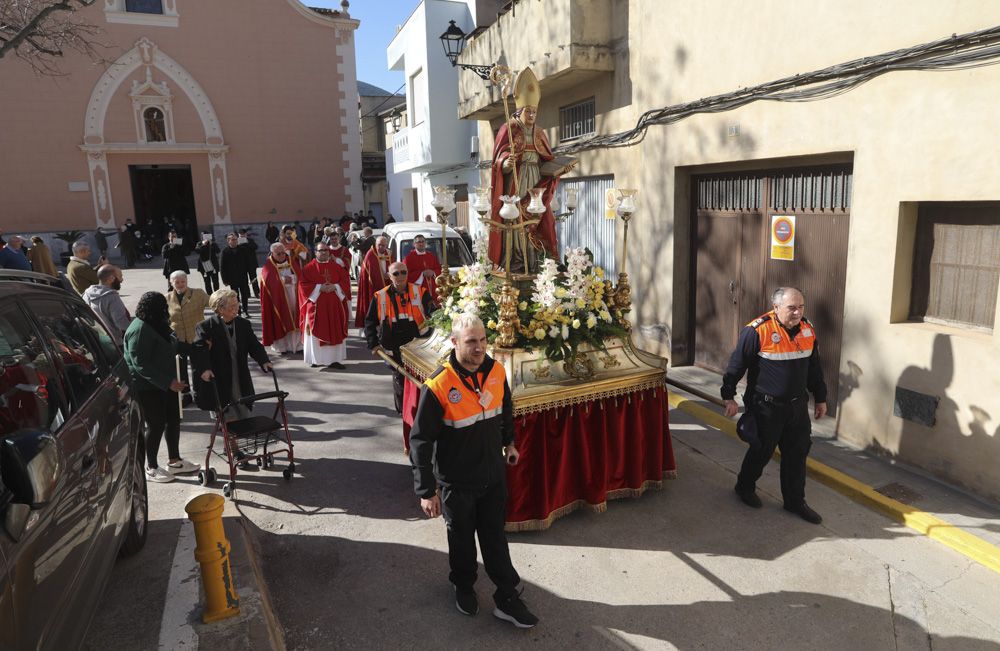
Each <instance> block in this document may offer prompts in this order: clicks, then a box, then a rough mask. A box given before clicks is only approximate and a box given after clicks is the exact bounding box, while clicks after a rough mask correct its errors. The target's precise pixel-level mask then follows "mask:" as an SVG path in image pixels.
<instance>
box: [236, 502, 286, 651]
mask: <svg viewBox="0 0 1000 651" xmlns="http://www.w3.org/2000/svg"><path fill="white" fill-rule="evenodd" d="M239 528H240V533H241V535H242V536H243V542H244V549H246V553H247V562H248V563H249V564H250V568H251V571H252V572H253V579H254V582H255V583H256V584H257V593H258V594H259V595H260V606H261V610H262V611H263V615H264V623H265V625H266V626H267V633H268V638H269V641H270V643H271V649H272V650H273V651H285V650H286V648H287V647H286V646H285V634H284V629H282V628H281V623H280V622H279V621H278V614H277V613H276V612H275V610H274V602H273V601H272V599H271V593H270V592H269V591H268V589H267V583H266V582H265V581H264V571H263V570H262V569H261V564H260V556H259V550H258V549H257V541H256V539H255V538H254V536H253V534H252V533H250V530H249V526H248V525H247V520H246V518H245V517H243V516H242V515H240V516H239Z"/></svg>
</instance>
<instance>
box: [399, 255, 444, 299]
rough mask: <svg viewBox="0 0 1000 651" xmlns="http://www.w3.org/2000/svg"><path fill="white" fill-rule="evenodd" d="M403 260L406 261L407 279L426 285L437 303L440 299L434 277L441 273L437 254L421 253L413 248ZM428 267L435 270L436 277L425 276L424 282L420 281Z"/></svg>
mask: <svg viewBox="0 0 1000 651" xmlns="http://www.w3.org/2000/svg"><path fill="white" fill-rule="evenodd" d="M403 262H404V263H406V271H407V273H406V279H407V280H408V281H409V282H411V283H413V284H415V285H417V284H420V285H423V286H424V287H426V288H427V291H428V292H430V295H431V300H433V301H434V304H435V305H437V302H438V300H437V292H436V291H434V290H435V281H434V278H437V277H438V276H439V275H441V263H440V262H438V259H437V256H436V255H434V254H433V253H431V252H430V251H424V253H423V254H422V255H421V254H420V253H418V252H417V250H416V249H413V250H412V251H410V252H409V253H407V254H406V257H405V258H403ZM427 269H430V270H431V271H433V272H434V278H425V279H424V282H423V283H418V282H417V281H418V280H420V276H421V275H423V273H424V271H425V270H427Z"/></svg>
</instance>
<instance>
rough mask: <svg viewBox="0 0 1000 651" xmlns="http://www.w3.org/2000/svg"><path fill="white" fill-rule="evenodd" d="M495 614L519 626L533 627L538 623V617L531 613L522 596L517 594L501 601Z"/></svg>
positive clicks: (494, 610)
mask: <svg viewBox="0 0 1000 651" xmlns="http://www.w3.org/2000/svg"><path fill="white" fill-rule="evenodd" d="M493 616H494V617H496V618H497V619H502V620H504V621H505V622H510V623H511V624H513V625H514V626H516V627H518V628H533V627H534V626H535V624H537V623H538V618H537V617H535V616H534V615H532V614H531V612H530V611H529V610H528V608H527V607H526V606H525V605H524V602H523V601H521V598H520V597H517V596H514V597H511V598H510V599H506V600H504V601H501V602H499V603H498V604H497V607H496V608H494V609H493Z"/></svg>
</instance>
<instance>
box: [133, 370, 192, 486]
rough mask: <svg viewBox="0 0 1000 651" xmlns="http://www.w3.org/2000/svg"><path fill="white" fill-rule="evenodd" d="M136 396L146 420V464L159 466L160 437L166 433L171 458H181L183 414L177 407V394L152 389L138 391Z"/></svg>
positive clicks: (153, 466)
mask: <svg viewBox="0 0 1000 651" xmlns="http://www.w3.org/2000/svg"><path fill="white" fill-rule="evenodd" d="M135 397H136V400H138V401H139V406H140V407H142V417H143V419H145V421H146V465H147V466H149V467H150V468H156V467H157V464H156V455H157V454H158V453H159V451H160V439H162V438H163V436H164V433H166V438H167V454H168V455H169V456H170V458H171V459H180V457H181V452H180V440H181V416H180V412H179V411H178V408H177V394H176V393H174V392H173V391H160V390H158V389H152V390H147V391H137V392H136V396H135Z"/></svg>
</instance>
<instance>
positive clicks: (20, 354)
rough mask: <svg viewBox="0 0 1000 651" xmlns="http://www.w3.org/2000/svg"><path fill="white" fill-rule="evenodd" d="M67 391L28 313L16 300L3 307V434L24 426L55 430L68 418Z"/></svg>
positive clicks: (0, 353) (0, 368)
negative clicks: (26, 314)
mask: <svg viewBox="0 0 1000 651" xmlns="http://www.w3.org/2000/svg"><path fill="white" fill-rule="evenodd" d="M8 300H9V299H8ZM65 395H66V392H65V388H64V386H63V384H62V380H61V379H60V376H59V371H58V369H57V367H56V366H55V365H54V364H53V363H52V360H51V359H50V358H49V355H48V352H47V351H46V349H45V346H44V345H42V342H41V340H39V338H38V334H37V331H36V330H35V329H34V328H32V327H31V324H30V322H29V321H28V319H27V317H26V316H25V314H24V313H23V312H21V310H20V309H18V307H17V306H16V305H15V304H13V303H8V304H7V305H6V306H4V307H3V308H0V437H7V436H10V435H11V434H14V433H15V432H17V431H19V430H23V429H37V430H43V431H50V432H54V431H56V430H57V429H59V427H60V426H61V425H62V423H63V421H64V420H65V418H66V402H65V400H64V397H65Z"/></svg>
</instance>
